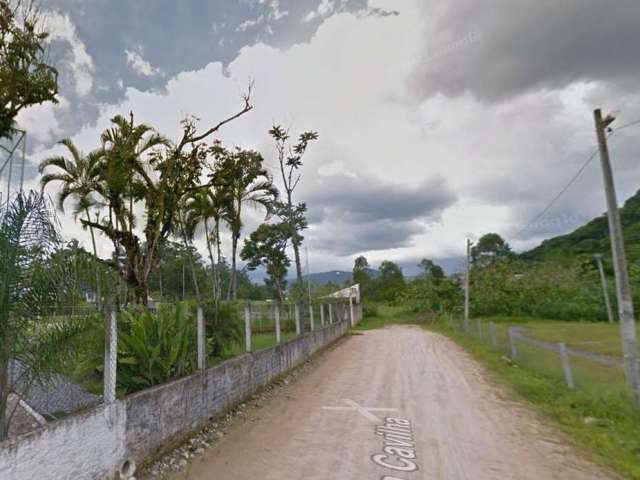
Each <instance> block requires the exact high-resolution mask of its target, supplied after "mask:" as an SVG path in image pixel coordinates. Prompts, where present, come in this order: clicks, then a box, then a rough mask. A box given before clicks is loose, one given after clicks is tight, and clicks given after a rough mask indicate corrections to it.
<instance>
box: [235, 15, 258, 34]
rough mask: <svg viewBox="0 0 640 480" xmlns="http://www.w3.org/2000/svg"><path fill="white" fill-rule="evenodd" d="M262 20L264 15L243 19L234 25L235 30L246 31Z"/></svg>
mask: <svg viewBox="0 0 640 480" xmlns="http://www.w3.org/2000/svg"><path fill="white" fill-rule="evenodd" d="M262 22H264V15H260V16H259V17H258V18H256V19H255V20H245V21H244V22H242V23H241V24H240V25H238V26H237V27H236V32H246V31H247V30H249V29H250V28H254V27H256V26H258V25H260V24H261V23H262Z"/></svg>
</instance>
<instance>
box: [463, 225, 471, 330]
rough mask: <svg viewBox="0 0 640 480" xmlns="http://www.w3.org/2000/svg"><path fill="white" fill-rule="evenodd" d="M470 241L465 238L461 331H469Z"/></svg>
mask: <svg viewBox="0 0 640 480" xmlns="http://www.w3.org/2000/svg"><path fill="white" fill-rule="evenodd" d="M470 264H471V240H469V239H468V238H467V270H466V273H465V276H464V319H463V324H462V325H463V329H464V331H465V332H468V331H469V275H470V272H471V265H470Z"/></svg>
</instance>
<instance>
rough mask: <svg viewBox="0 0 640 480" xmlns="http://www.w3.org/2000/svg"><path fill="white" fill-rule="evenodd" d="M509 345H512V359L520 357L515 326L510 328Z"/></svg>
mask: <svg viewBox="0 0 640 480" xmlns="http://www.w3.org/2000/svg"><path fill="white" fill-rule="evenodd" d="M509 346H510V347H511V360H513V361H514V362H515V361H516V360H517V359H518V350H517V348H516V333H515V331H514V329H513V327H510V328H509Z"/></svg>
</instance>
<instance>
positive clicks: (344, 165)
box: [5, 0, 640, 273]
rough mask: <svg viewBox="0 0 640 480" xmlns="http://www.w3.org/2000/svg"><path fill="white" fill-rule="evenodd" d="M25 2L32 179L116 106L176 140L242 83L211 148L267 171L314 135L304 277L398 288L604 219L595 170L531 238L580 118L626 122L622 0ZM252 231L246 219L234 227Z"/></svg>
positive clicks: (589, 130)
mask: <svg viewBox="0 0 640 480" xmlns="http://www.w3.org/2000/svg"><path fill="white" fill-rule="evenodd" d="M41 5H42V8H43V9H44V10H45V11H47V12H48V19H47V26H48V28H49V30H50V31H51V32H52V35H51V41H50V46H49V48H50V56H51V59H52V60H53V62H54V63H55V65H56V66H57V67H58V69H59V71H60V82H61V92H60V102H59V104H57V105H55V106H54V105H51V104H48V105H43V106H39V107H34V108H31V109H30V110H28V111H25V112H23V114H22V115H21V116H20V118H19V123H20V126H22V127H24V128H26V129H27V130H28V132H29V155H28V162H29V163H28V168H27V175H28V177H29V179H30V184H32V185H35V184H36V183H37V173H36V165H37V163H38V162H39V161H40V160H41V159H43V158H45V157H47V156H49V155H52V154H54V153H57V152H59V150H58V147H56V146H55V143H56V142H57V141H58V140H60V139H62V138H65V137H70V138H72V139H73V140H74V141H75V142H76V143H77V144H78V145H80V146H81V147H82V148H84V149H86V150H89V149H92V148H94V147H97V146H98V138H99V133H100V132H101V131H102V130H103V129H104V128H105V127H106V126H107V125H108V123H109V119H110V118H111V117H112V116H114V115H115V114H118V113H123V114H126V113H128V112H129V111H131V110H133V111H134V112H135V115H136V119H137V120H138V121H144V122H147V123H150V124H152V125H154V126H155V127H156V128H157V129H158V130H159V131H161V132H162V133H164V134H166V135H168V136H170V137H172V138H176V137H177V136H178V133H179V122H180V120H181V119H182V118H183V117H185V116H187V115H195V116H197V117H198V118H200V119H201V122H202V125H207V124H212V123H214V122H216V121H217V120H220V119H222V118H224V117H225V116H227V115H229V114H230V113H233V112H235V111H236V110H237V109H238V107H239V106H240V104H241V100H240V97H239V95H240V92H241V91H242V90H243V89H244V88H245V86H246V85H247V83H248V81H249V80H250V79H253V81H254V82H255V93H254V97H253V103H254V104H255V110H254V111H253V112H251V113H250V114H248V115H246V116H245V117H243V118H241V119H239V120H237V121H236V122H234V123H233V124H230V125H229V126H228V127H226V128H225V129H224V131H222V132H221V135H220V138H221V139H222V140H223V141H224V142H225V143H228V144H229V145H232V144H237V145H242V146H244V147H250V148H256V149H258V150H260V151H261V152H263V154H264V156H265V158H266V159H267V161H268V163H269V164H270V165H272V166H275V164H274V148H273V145H272V144H271V142H270V139H269V137H268V134H267V131H268V129H269V127H270V126H271V125H272V124H273V123H274V122H275V123H280V124H283V125H285V126H287V127H289V128H290V129H291V132H292V133H294V134H297V133H298V132H301V131H303V130H307V129H313V130H316V131H318V132H319V134H320V140H319V141H318V142H316V143H315V144H314V145H313V146H312V148H311V150H310V151H309V154H308V156H307V157H306V159H305V166H304V176H303V180H302V183H301V185H300V188H299V191H298V192H296V193H297V200H299V201H306V202H307V203H308V205H309V209H310V211H309V219H310V229H309V230H308V232H307V233H306V237H307V246H308V248H309V256H310V261H311V264H312V267H311V270H312V271H323V270H328V269H350V268H351V266H352V264H353V259H354V258H355V256H357V255H360V254H364V255H365V256H367V258H369V260H370V263H373V264H374V265H377V264H378V263H379V262H380V261H381V260H383V259H390V260H394V261H397V262H399V263H401V264H402V265H403V266H405V270H406V271H407V273H411V271H412V269H413V268H412V266H413V265H415V263H417V261H418V260H419V259H420V258H423V257H429V258H434V259H447V258H456V257H459V256H460V255H462V254H463V252H464V245H465V237H466V236H471V237H472V238H477V237H478V236H479V235H481V234H482V233H486V232H490V231H496V232H499V233H501V234H502V235H503V236H505V237H506V238H507V240H508V241H509V242H510V243H511V244H512V246H514V247H515V248H516V249H517V250H522V249H526V248H529V247H532V246H535V245H536V244H537V243H539V242H540V241H541V240H542V239H544V238H546V237H549V236H553V235H556V234H559V233H564V232H567V231H570V230H572V229H573V228H575V227H576V226H578V225H580V224H582V223H584V222H585V221H587V220H588V219H590V218H591V217H593V216H595V215H598V214H600V213H602V212H603V211H604V209H605V203H604V196H603V193H602V182H601V174H600V170H599V164H598V162H597V159H596V160H595V161H593V162H592V163H591V165H590V166H589V167H588V168H587V169H586V170H585V172H584V174H583V175H582V176H581V177H580V178H579V180H578V181H577V182H576V183H575V184H574V185H573V186H572V188H571V189H570V190H568V191H567V193H566V194H565V195H563V196H562V197H561V198H560V199H559V200H558V202H557V203H556V204H555V205H554V206H553V207H552V208H551V209H550V210H549V212H548V213H547V214H546V215H545V216H544V217H543V218H541V219H539V220H538V221H536V222H535V223H533V224H532V225H529V223H530V221H531V220H532V219H534V218H536V217H537V214H538V213H539V212H540V211H541V210H543V209H544V208H545V206H546V205H547V204H548V203H549V201H550V200H551V199H552V198H553V197H554V196H555V195H556V194H557V193H558V192H559V191H560V190H561V189H562V188H563V187H564V186H565V185H566V183H567V182H568V181H569V180H570V179H571V177H572V176H573V175H574V174H575V172H576V171H577V170H578V169H579V168H580V166H581V165H582V164H583V162H584V161H585V160H586V159H587V158H588V157H589V156H590V155H591V153H592V152H593V151H594V149H595V134H594V129H593V113H592V112H593V109H594V108H597V107H601V108H603V109H604V110H606V111H614V112H616V114H617V116H618V120H617V122H616V123H617V124H618V125H623V124H625V123H628V122H632V121H635V120H638V119H640V83H639V82H638V78H639V76H638V75H639V74H640V62H638V51H637V48H638V45H639V44H640V2H638V1H637V0H616V1H615V2H603V1H601V0H563V1H562V2H558V1H557V0H556V1H552V0H538V1H535V2H532V1H530V0H489V1H485V2H478V1H477V0H368V1H367V0H236V1H232V0H184V1H180V2H176V1H175V0H136V1H135V2H133V1H128V0H41ZM611 150H612V159H613V162H614V168H615V171H616V180H617V182H618V196H619V198H620V200H623V199H625V198H627V197H628V196H630V195H631V194H633V193H634V192H635V191H636V190H637V189H638V188H640V126H638V127H636V128H632V127H630V128H627V129H624V130H621V131H620V132H617V133H616V134H615V135H614V136H613V137H612V138H611ZM5 188H6V187H5ZM49 193H50V194H52V195H54V194H55V187H52V188H51V190H49ZM61 218H62V222H63V226H64V231H65V235H66V236H67V237H72V236H75V237H78V238H81V239H82V240H83V241H84V242H86V245H87V246H88V245H89V244H88V235H87V233H86V232H83V231H82V230H81V228H79V226H78V225H76V224H75V223H74V222H73V219H72V218H70V216H62V217H61ZM260 221H261V215H260V214H259V213H258V212H255V213H251V214H250V217H249V218H247V228H246V229H247V231H250V230H251V228H252V227H255V226H256V225H257V224H258V223H259V222H260ZM200 247H203V245H200ZM100 248H101V253H102V254H103V255H108V254H109V253H110V248H111V247H110V244H109V242H107V241H106V240H104V239H103V240H102V241H101V243H100ZM203 253H204V249H203Z"/></svg>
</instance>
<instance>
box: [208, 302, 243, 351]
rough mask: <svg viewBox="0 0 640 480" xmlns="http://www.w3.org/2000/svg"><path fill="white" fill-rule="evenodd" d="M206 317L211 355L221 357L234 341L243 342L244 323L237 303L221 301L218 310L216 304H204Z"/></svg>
mask: <svg viewBox="0 0 640 480" xmlns="http://www.w3.org/2000/svg"><path fill="white" fill-rule="evenodd" d="M204 318H205V323H206V335H207V346H208V351H209V354H210V356H212V357H221V356H223V355H224V353H225V352H227V351H228V350H230V349H231V347H232V345H233V344H234V343H241V342H242V340H243V334H242V325H241V323H240V321H239V318H240V317H239V312H238V305H237V304H236V303H231V302H227V303H224V302H223V303H219V304H218V308H217V311H216V307H215V305H214V304H213V303H212V302H209V303H207V304H205V306H204Z"/></svg>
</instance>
